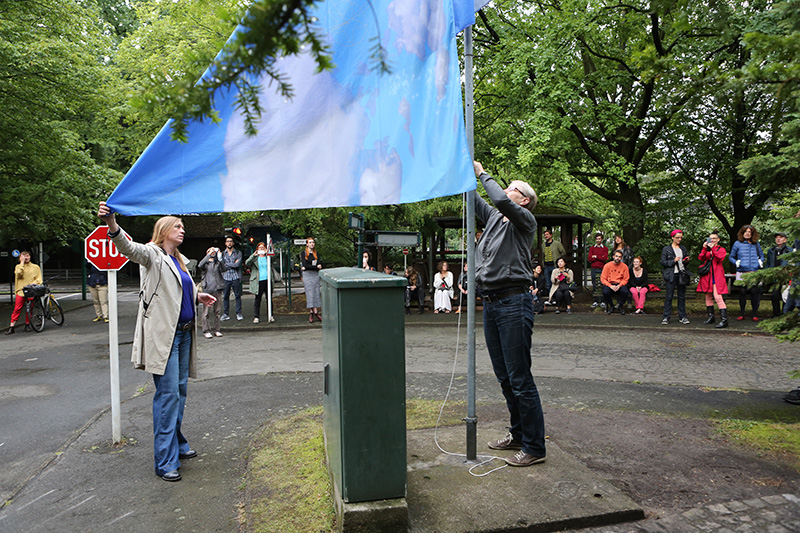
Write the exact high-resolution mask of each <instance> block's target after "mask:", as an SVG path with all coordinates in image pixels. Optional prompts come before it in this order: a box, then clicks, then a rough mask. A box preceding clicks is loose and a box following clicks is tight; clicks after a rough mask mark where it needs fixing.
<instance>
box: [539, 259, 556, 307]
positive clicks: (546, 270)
mask: <svg viewBox="0 0 800 533" xmlns="http://www.w3.org/2000/svg"><path fill="white" fill-rule="evenodd" d="M542 266H543V267H544V282H545V283H546V284H547V290H546V291H545V296H547V295H549V294H550V287H552V286H553V281H552V280H551V279H550V276H551V275H552V274H553V270H555V269H556V267H555V265H549V266H548V265H542ZM545 300H547V298H545Z"/></svg>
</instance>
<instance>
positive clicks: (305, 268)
mask: <svg viewBox="0 0 800 533" xmlns="http://www.w3.org/2000/svg"><path fill="white" fill-rule="evenodd" d="M321 269H322V263H320V262H319V255H318V254H317V243H316V241H315V240H314V238H313V237H308V238H307V239H306V248H305V250H303V251H302V252H300V271H301V272H302V275H303V287H305V293H306V309H311V311H309V313H308V322H309V323H311V322H314V318H315V317H316V319H317V320H319V321H320V322H322V316H321V315H320V314H319V311H320V307H322V294H321V293H320V289H319V271H320V270H321Z"/></svg>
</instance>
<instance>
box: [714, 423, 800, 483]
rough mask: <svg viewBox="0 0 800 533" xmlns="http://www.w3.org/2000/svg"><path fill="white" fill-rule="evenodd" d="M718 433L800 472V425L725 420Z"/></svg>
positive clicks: (720, 424)
mask: <svg viewBox="0 0 800 533" xmlns="http://www.w3.org/2000/svg"><path fill="white" fill-rule="evenodd" d="M715 423H716V426H717V432H718V433H720V434H722V435H724V436H726V437H728V438H730V439H732V440H734V441H736V442H739V443H741V444H743V445H745V446H747V447H749V448H751V449H754V450H756V451H757V452H759V453H762V454H765V455H773V456H777V457H779V458H781V459H784V460H786V461H788V462H789V463H791V464H792V465H793V466H794V468H795V469H796V470H798V471H800V423H797V422H795V423H784V422H756V421H753V420H739V419H725V420H718V421H717V422H715Z"/></svg>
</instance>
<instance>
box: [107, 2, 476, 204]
mask: <svg viewBox="0 0 800 533" xmlns="http://www.w3.org/2000/svg"><path fill="white" fill-rule="evenodd" d="M487 2H488V0H486V1H481V0H372V1H371V2H365V1H363V0H358V1H354V0H326V1H323V2H321V3H319V4H317V6H316V7H315V13H314V15H315V16H316V17H317V18H318V20H319V23H318V28H319V32H320V33H321V35H322V36H323V39H324V40H325V41H326V42H327V44H328V45H329V50H330V52H331V54H332V58H333V63H334V65H335V68H333V69H331V70H327V71H324V72H321V73H317V72H316V63H315V62H314V60H313V58H312V57H311V56H309V55H308V54H302V55H299V56H291V57H286V58H282V59H280V60H279V61H278V63H277V66H278V69H279V70H280V71H281V72H283V73H284V74H285V75H286V76H287V78H288V79H289V82H290V83H291V84H292V85H293V87H294V91H295V94H294V97H293V98H292V99H291V100H287V99H285V98H284V97H281V96H280V95H277V94H275V93H274V89H271V88H270V85H269V81H268V80H267V79H263V80H262V82H261V86H262V92H261V94H260V99H261V104H262V107H263V109H264V111H263V114H262V120H261V122H260V123H259V124H258V125H257V127H258V130H259V131H258V134H257V135H255V136H252V137H247V136H246V135H245V134H244V127H243V119H242V117H241V115H240V114H239V112H238V111H237V110H236V109H234V102H235V97H236V93H235V92H234V91H235V89H229V90H220V91H218V92H217V94H215V96H214V99H215V102H216V107H217V109H218V111H219V116H220V118H221V119H222V120H221V123H219V124H213V123H210V122H192V123H191V124H190V125H189V128H188V137H189V141H188V143H185V144H184V143H180V142H177V141H173V140H171V139H170V133H171V129H170V128H171V126H170V123H169V122H168V123H167V124H166V125H165V126H164V127H163V128H162V130H161V131H160V132H159V134H158V135H157V136H156V137H155V139H153V141H152V142H151V143H150V145H149V146H148V147H147V149H146V150H145V151H144V152H143V153H142V155H141V156H140V158H139V159H138V160H137V161H136V163H135V164H134V165H133V167H132V168H131V170H130V171H129V172H128V174H127V175H126V176H125V178H124V179H123V180H122V182H120V184H119V186H117V188H116V189H115V190H114V192H113V194H112V195H111V197H110V198H109V199H108V205H109V206H110V207H111V208H112V209H113V210H114V211H116V212H118V213H121V214H124V215H151V214H166V213H172V214H185V213H217V212H223V211H256V210H267V209H299V208H310V207H336V206H363V205H384V204H397V203H408V202H417V201H421V200H426V199H430V198H436V197H441V196H447V195H452V194H458V193H461V192H465V191H468V190H472V189H474V188H475V184H476V182H475V178H474V173H473V170H472V162H471V160H470V156H469V150H468V148H467V144H466V134H465V129H464V111H463V105H462V100H461V81H460V72H459V62H458V53H457V44H456V34H457V33H458V32H459V31H461V30H462V29H463V28H464V27H466V26H468V25H469V24H472V23H473V22H474V18H475V9H476V8H480V7H482V6H483V5H485V4H486V3H487ZM370 3H371V6H370ZM373 9H374V12H373ZM237 31H242V29H241V28H238V29H237ZM244 31H246V30H244ZM378 36H379V37H380V39H381V42H382V44H383V46H384V48H385V50H386V51H387V55H388V57H387V59H388V64H389V66H390V68H391V70H392V72H391V74H380V73H378V72H376V71H375V70H374V69H372V68H370V66H369V64H368V63H369V61H370V55H371V49H372V48H373V47H374V45H375V40H374V39H375V38H376V37H378ZM206 75H210V74H209V73H207V74H206Z"/></svg>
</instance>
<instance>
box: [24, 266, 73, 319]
mask: <svg viewBox="0 0 800 533" xmlns="http://www.w3.org/2000/svg"><path fill="white" fill-rule="evenodd" d="M56 277H58V276H53V277H52V278H50V279H48V280H46V281H45V282H44V283H42V284H41V285H26V286H24V287H23V288H22V292H23V294H24V295H25V298H27V300H26V301H25V312H26V313H27V315H28V317H29V318H30V323H31V328H33V331H35V332H36V333H40V332H41V331H42V330H43V329H44V325H45V324H46V321H47V319H50V320H52V321H53V323H54V324H55V325H56V326H63V325H64V311H63V310H62V309H61V304H59V303H58V300H56V299H55V298H54V297H53V294H52V292H51V291H50V287H49V286H48V285H47V282H48V281H51V280H53V279H55V278H56Z"/></svg>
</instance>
